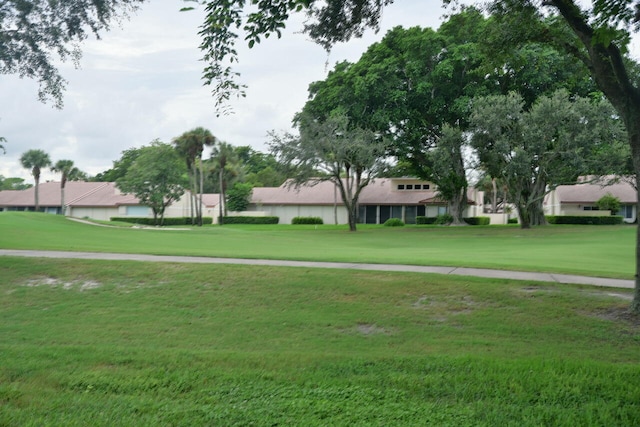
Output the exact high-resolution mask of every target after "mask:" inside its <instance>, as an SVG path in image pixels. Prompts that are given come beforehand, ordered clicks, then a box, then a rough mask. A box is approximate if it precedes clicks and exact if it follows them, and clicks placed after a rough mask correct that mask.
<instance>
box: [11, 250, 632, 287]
mask: <svg viewBox="0 0 640 427" xmlns="http://www.w3.org/2000/svg"><path fill="white" fill-rule="evenodd" d="M0 256H20V257H32V258H76V259H95V260H111V261H146V262H178V263H197V264H245V265H268V266H278V267H310V268H337V269H350V270H369V271H397V272H412V273H436V274H450V275H456V276H476V277H485V278H495V279H513V280H530V281H536V282H553V283H570V284H581V285H593V286H603V287H611V288H627V289H633V288H634V286H635V283H634V281H633V280H623V279H610V278H604V277H588V276H573V275H568V274H553V273H535V272H527V271H508V270H489V269H484V268H466V267H430V266H419V265H400V264H359V263H346V262H316V261H284V260H270V259H243V258H209V257H192V256H172V255H142V254H118V253H100V252H64V251H33V250H13V249H0Z"/></svg>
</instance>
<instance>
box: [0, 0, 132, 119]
mask: <svg viewBox="0 0 640 427" xmlns="http://www.w3.org/2000/svg"><path fill="white" fill-rule="evenodd" d="M143 1H144V0H64V1H59V0H56V1H45V0H3V1H2V2H0V73H2V74H17V75H18V76H20V77H27V78H31V79H35V80H37V81H38V83H39V84H40V89H39V92H38V96H39V98H40V100H42V101H53V102H54V103H55V105H56V106H57V107H61V106H62V93H63V91H64V87H65V80H64V78H63V77H62V76H61V75H60V73H59V71H58V68H57V64H56V62H57V61H58V60H62V61H66V60H68V59H71V60H72V61H74V62H77V61H78V60H79V59H80V56H81V52H80V48H79V47H78V43H79V42H81V41H83V40H85V39H86V38H87V37H89V36H90V35H91V34H93V35H95V36H96V37H99V35H100V32H102V31H106V30H108V29H109V25H110V23H111V22H113V21H114V20H117V19H118V18H121V17H123V16H125V15H126V13H127V12H130V11H132V10H134V9H135V8H136V7H137V6H138V4H141V3H142V2H143Z"/></svg>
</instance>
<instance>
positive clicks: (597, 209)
mask: <svg viewBox="0 0 640 427" xmlns="http://www.w3.org/2000/svg"><path fill="white" fill-rule="evenodd" d="M582 210H585V211H599V210H600V208H599V207H597V206H584V207H583V208H582Z"/></svg>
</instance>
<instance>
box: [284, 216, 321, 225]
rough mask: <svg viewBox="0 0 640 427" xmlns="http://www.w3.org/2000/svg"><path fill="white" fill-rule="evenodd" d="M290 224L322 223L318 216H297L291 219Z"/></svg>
mask: <svg viewBox="0 0 640 427" xmlns="http://www.w3.org/2000/svg"><path fill="white" fill-rule="evenodd" d="M291 224H324V221H322V218H320V217H318V216H297V217H295V218H293V219H292V220H291Z"/></svg>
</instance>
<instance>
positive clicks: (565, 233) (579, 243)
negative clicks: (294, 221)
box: [0, 212, 635, 279]
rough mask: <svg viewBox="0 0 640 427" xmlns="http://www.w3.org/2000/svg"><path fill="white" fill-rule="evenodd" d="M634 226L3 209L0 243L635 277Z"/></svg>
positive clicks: (0, 245)
mask: <svg viewBox="0 0 640 427" xmlns="http://www.w3.org/2000/svg"><path fill="white" fill-rule="evenodd" d="M634 244H635V227H633V226H548V227H539V228H534V229H531V230H521V229H520V228H518V227H516V226H487V227H477V226H474V227H438V226H412V227H410V226H406V227H394V228H391V227H383V226H360V227H359V231H358V232H356V233H350V232H348V231H347V228H346V226H317V227H316V226H291V225H277V226H223V227H219V226H208V227H202V228H186V229H179V230H173V231H167V230H155V229H132V228H107V227H97V226H92V225H86V224H80V223H76V222H73V221H69V220H67V219H65V218H62V217H58V216H52V215H42V214H34V213H31V214H29V213H15V212H3V213H0V248H4V249H48V250H66V251H92V252H125V253H148V254H160V255H194V256H219V257H239V258H272V259H288V260H313V261H337V262H368V263H393V264H414V265H442V266H462V267H483V268H496V269H505V270H525V271H544V272H557V273H567V274H580V275H590V276H602V277H614V278H625V279H630V278H632V277H633V274H634V247H635V246H634Z"/></svg>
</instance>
